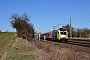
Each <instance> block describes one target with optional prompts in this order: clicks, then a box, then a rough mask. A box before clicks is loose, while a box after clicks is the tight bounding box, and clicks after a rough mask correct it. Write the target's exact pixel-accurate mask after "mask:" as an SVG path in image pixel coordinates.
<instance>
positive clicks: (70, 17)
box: [70, 17, 72, 38]
mask: <svg viewBox="0 0 90 60" xmlns="http://www.w3.org/2000/svg"><path fill="white" fill-rule="evenodd" d="M70 38H72V22H71V17H70Z"/></svg>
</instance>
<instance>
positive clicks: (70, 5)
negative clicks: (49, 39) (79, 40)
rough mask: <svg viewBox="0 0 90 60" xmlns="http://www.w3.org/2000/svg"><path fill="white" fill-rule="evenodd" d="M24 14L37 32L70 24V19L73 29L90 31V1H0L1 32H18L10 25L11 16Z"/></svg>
mask: <svg viewBox="0 0 90 60" xmlns="http://www.w3.org/2000/svg"><path fill="white" fill-rule="evenodd" d="M24 12H25V13H27V15H28V16H31V18H30V19H31V23H33V24H34V29H35V31H37V32H39V31H40V32H47V31H52V30H53V26H58V25H59V27H62V26H65V25H66V24H70V17H71V20H72V27H74V28H89V29H90V26H89V25H90V0H0V30H1V31H7V30H8V31H11V32H14V31H16V30H15V29H14V28H12V26H11V24H10V21H11V19H10V18H11V14H15V13H17V14H18V15H22V14H23V13H24ZM57 28H58V27H57ZM57 28H56V29H57Z"/></svg>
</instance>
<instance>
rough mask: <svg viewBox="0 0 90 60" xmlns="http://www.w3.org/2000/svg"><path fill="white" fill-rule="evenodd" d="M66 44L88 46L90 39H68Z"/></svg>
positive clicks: (89, 45)
mask: <svg viewBox="0 0 90 60" xmlns="http://www.w3.org/2000/svg"><path fill="white" fill-rule="evenodd" d="M66 44H72V45H77V46H84V47H90V40H80V39H74V40H71V39H70V40H68V42H67V43H66Z"/></svg>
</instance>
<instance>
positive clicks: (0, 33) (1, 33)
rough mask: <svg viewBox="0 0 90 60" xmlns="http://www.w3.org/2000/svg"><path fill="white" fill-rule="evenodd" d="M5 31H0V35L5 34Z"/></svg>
mask: <svg viewBox="0 0 90 60" xmlns="http://www.w3.org/2000/svg"><path fill="white" fill-rule="evenodd" d="M6 33H8V32H0V35H3V34H6Z"/></svg>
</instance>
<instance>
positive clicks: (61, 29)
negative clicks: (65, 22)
mask: <svg viewBox="0 0 90 60" xmlns="http://www.w3.org/2000/svg"><path fill="white" fill-rule="evenodd" d="M58 30H60V31H64V30H66V29H65V28H59V29H58Z"/></svg>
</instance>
